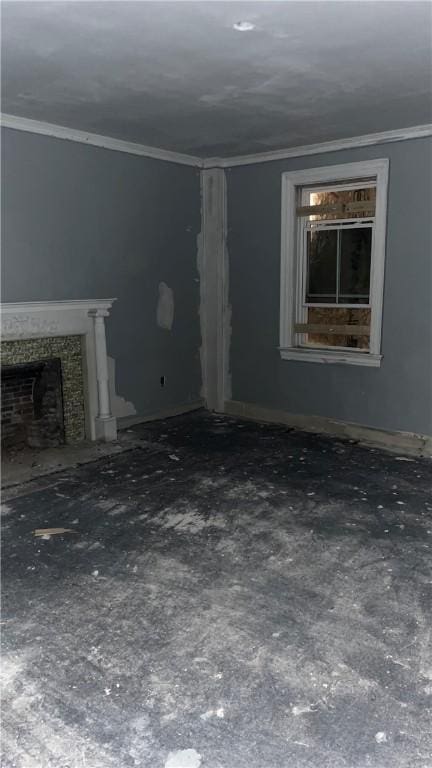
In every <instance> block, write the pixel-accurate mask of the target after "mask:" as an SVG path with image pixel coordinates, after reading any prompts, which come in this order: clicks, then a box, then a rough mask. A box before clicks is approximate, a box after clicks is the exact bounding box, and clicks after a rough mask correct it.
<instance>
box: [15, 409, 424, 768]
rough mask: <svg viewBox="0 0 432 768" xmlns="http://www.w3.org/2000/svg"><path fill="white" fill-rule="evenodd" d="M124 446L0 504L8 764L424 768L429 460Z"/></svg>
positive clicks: (175, 436)
mask: <svg viewBox="0 0 432 768" xmlns="http://www.w3.org/2000/svg"><path fill="white" fill-rule="evenodd" d="M134 431H135V434H136V436H137V437H138V438H139V439H140V441H141V442H140V444H139V446H138V447H136V448H134V449H133V450H131V451H129V452H127V453H122V454H120V455H118V456H112V457H107V458H102V459H100V460H99V461H98V462H95V463H93V464H87V465H85V466H82V467H80V468H78V469H71V470H68V471H65V472H64V473H62V474H58V475H55V476H52V477H51V478H48V479H46V481H45V483H44V482H43V481H42V480H39V481H36V482H33V483H32V484H28V485H27V486H23V487H22V489H21V491H22V495H19V496H16V497H15V498H13V499H11V500H9V501H8V502H6V503H5V504H4V509H3V514H4V518H3V618H2V621H3V627H2V629H3V657H4V658H3V678H4V680H5V688H4V696H3V706H4V715H3V717H4V720H3V752H4V755H3V763H2V765H3V767H4V768H12V766H14V768H42V767H43V768H129V766H130V767H131V768H135V767H136V766H139V768H198V766H200V768H431V766H432V728H431V709H430V707H431V702H432V656H431V648H430V639H431V593H432V569H431V565H432V564H431V553H432V498H431V487H432V482H431V480H432V463H431V462H430V461H429V460H427V459H424V460H419V459H415V460H413V459H409V460H403V457H398V456H394V455H390V454H385V453H382V452H380V451H378V450H371V449H369V448H365V447H361V446H358V445H354V444H352V443H350V442H343V441H340V440H334V439H331V438H328V437H319V436H313V435H310V434H309V435H307V434H303V433H301V432H297V431H290V430H289V429H286V428H285V427H277V426H270V425H258V424H253V423H248V422H241V421H236V420H234V419H230V418H224V417H217V416H212V415H209V414H205V413H203V412H198V413H196V414H189V415H187V416H185V417H179V418H176V419H171V420H169V421H166V422H158V423H154V424H151V425H149V424H147V425H145V426H144V425H143V426H141V427H137V428H135V430H134ZM48 526H65V527H70V528H73V529H74V530H76V533H70V534H65V535H63V536H54V535H53V536H51V538H47V539H36V538H34V536H33V535H32V530H33V529H34V528H41V527H48Z"/></svg>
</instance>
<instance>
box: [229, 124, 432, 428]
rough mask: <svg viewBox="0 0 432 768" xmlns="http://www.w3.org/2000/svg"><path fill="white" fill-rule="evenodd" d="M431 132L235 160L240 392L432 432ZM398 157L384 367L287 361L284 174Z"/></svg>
mask: <svg viewBox="0 0 432 768" xmlns="http://www.w3.org/2000/svg"><path fill="white" fill-rule="evenodd" d="M431 147H432V142H431V139H417V140H412V141H403V142H398V143H393V144H384V145H381V146H375V147H369V148H363V149H353V150H346V151H340V152H334V153H331V154H330V153H329V154H323V155H314V156H309V157H303V158H295V159H291V160H285V161H277V162H271V163H263V164H256V165H251V166H241V167H236V168H232V169H231V170H230V171H228V173H227V178H228V251H229V259H230V301H231V304H232V340H231V361H230V365H231V373H232V388H233V392H232V397H233V399H234V400H242V401H245V402H248V403H256V404H259V405H261V406H265V407H269V408H277V409H283V410H286V411H288V412H292V413H298V414H312V415H317V416H325V417H330V418H335V419H341V420H344V421H352V422H357V423H360V424H365V425H369V426H373V427H377V428H383V429H391V430H392V429H393V430H406V431H412V432H419V433H423V434H429V435H430V434H432V375H431V366H432V360H431V354H432V317H431V291H432V281H431V278H432V275H431V246H432V243H431ZM380 157H388V158H389V159H390V178H389V198H388V221H387V255H386V272H385V292H384V317H383V336H382V353H383V355H384V359H383V360H382V364H381V368H378V369H376V368H363V367H360V366H349V365H339V364H337V365H323V364H319V363H303V362H297V361H288V360H281V358H280V356H279V352H278V349H277V346H278V343H279V269H280V208H281V200H280V196H281V173H282V172H283V171H291V170H297V169H302V168H314V167H318V166H325V165H334V164H337V163H347V162H354V161H358V160H364V159H372V158H380Z"/></svg>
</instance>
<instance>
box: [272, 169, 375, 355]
mask: <svg viewBox="0 0 432 768" xmlns="http://www.w3.org/2000/svg"><path fill="white" fill-rule="evenodd" d="M388 171H389V161H388V158H382V159H379V160H366V161H362V162H359V163H345V164H343V165H332V166H323V167H322V168H308V169H307V170H303V171H289V172H286V173H283V174H282V231H281V281H280V291H281V293H280V341H279V344H280V346H279V350H280V355H281V357H282V359H283V360H303V361H304V362H311V363H348V364H351V365H366V366H373V367H379V366H380V365H381V359H382V355H381V326H382V310H383V293H384V262H385V240H386V223H387V187H388ZM371 176H374V177H376V203H375V236H374V249H373V258H372V264H371V276H370V285H371V300H370V303H371V310H372V311H371V335H370V351H369V352H360V351H354V350H353V351H352V352H351V351H347V350H346V349H343V350H341V351H338V350H336V349H322V350H321V349H320V348H319V347H316V348H310V349H307V348H305V347H296V346H294V338H295V333H294V322H295V319H294V315H295V299H296V292H297V291H298V290H299V285H298V282H299V281H298V275H297V247H298V246H297V236H298V227H297V215H296V207H297V187H299V186H306V185H308V186H312V185H314V184H320V183H323V182H329V184H330V183H333V182H335V183H337V182H340V181H344V180H346V179H362V178H369V179H370V177H371Z"/></svg>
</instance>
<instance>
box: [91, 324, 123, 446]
mask: <svg viewBox="0 0 432 768" xmlns="http://www.w3.org/2000/svg"><path fill="white" fill-rule="evenodd" d="M89 315H90V317H93V320H94V334H95V343H96V378H97V387H98V400H99V409H98V415H97V417H96V437H98V438H103V439H105V440H115V439H116V437H117V423H116V418H115V416H113V415H112V414H111V404H110V393H109V382H108V359H107V348H106V336H105V318H106V317H108V315H109V312H108V310H106V309H91V310H90V312H89Z"/></svg>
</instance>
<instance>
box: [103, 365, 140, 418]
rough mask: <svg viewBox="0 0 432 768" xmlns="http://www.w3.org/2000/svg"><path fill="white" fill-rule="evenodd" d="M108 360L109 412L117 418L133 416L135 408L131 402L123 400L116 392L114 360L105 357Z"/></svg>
mask: <svg viewBox="0 0 432 768" xmlns="http://www.w3.org/2000/svg"><path fill="white" fill-rule="evenodd" d="M107 360H108V386H109V392H110V400H111V413H112V415H113V416H117V418H121V417H122V416H135V414H136V409H135V406H134V404H133V403H131V402H130V401H129V400H125V398H124V397H121V396H120V395H118V394H117V393H116V374H115V368H116V364H115V360H114V358H113V357H109V356H108V358H107Z"/></svg>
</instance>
